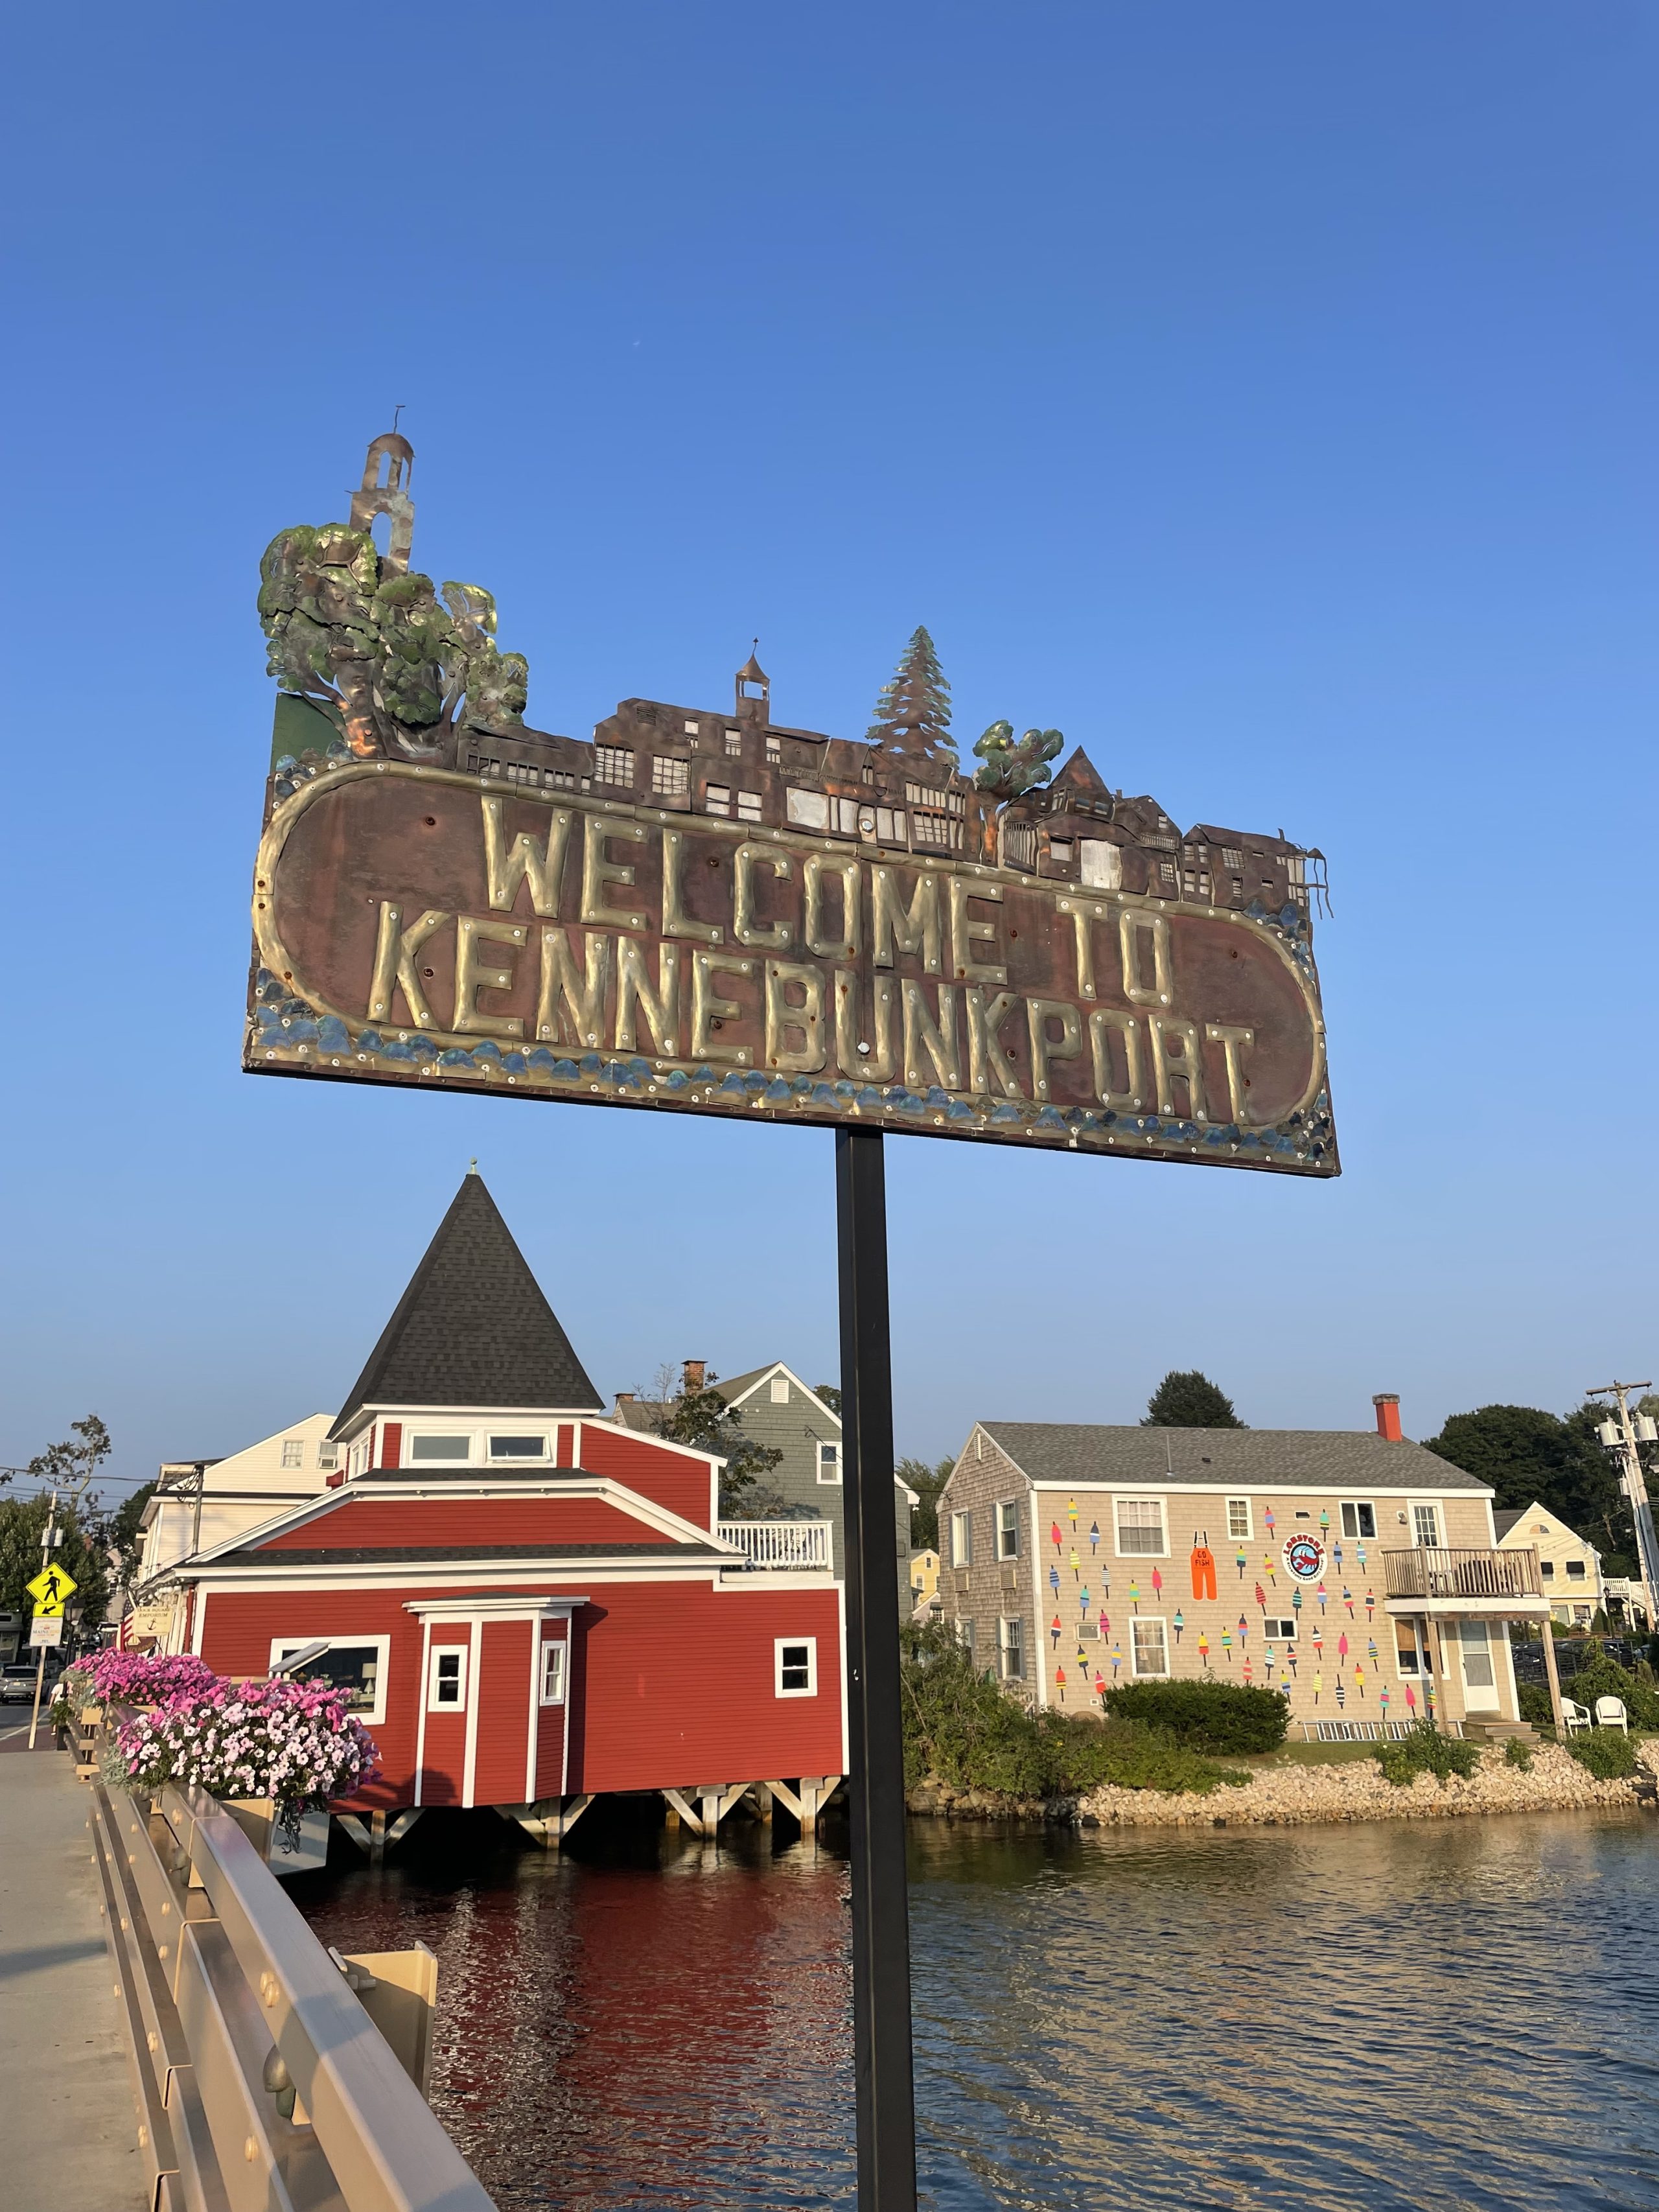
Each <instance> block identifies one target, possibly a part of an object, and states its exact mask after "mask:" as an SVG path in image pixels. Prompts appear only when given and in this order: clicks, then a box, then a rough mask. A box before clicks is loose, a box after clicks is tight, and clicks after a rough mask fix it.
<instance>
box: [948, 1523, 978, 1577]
mask: <svg viewBox="0 0 1659 2212" xmlns="http://www.w3.org/2000/svg"><path fill="white" fill-rule="evenodd" d="M958 1534H960V1535H961V1536H962V1537H963V1542H962V1543H961V1544H960V1545H958V1544H957V1535H958ZM973 1564H974V1516H973V1511H972V1509H971V1508H969V1510H967V1511H966V1512H959V1513H952V1514H951V1565H952V1566H953V1567H971V1566H972V1565H973Z"/></svg>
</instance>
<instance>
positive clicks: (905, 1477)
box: [893, 1459, 956, 1552]
mask: <svg viewBox="0 0 1659 2212" xmlns="http://www.w3.org/2000/svg"><path fill="white" fill-rule="evenodd" d="M955 1465H956V1462H955V1460H953V1459H942V1460H939V1461H938V1462H936V1463H935V1464H934V1465H933V1466H932V1467H930V1466H929V1465H928V1463H927V1461H926V1460H925V1459H902V1460H901V1461H900V1462H899V1463H898V1465H897V1466H896V1468H894V1469H893V1472H894V1474H896V1475H897V1476H898V1478H899V1480H900V1481H901V1482H908V1484H909V1486H910V1487H911V1489H912V1490H914V1491H915V1493H916V1497H917V1498H918V1500H919V1501H920V1502H919V1503H918V1504H915V1506H913V1507H912V1508H911V1510H910V1548H911V1549H912V1551H916V1552H936V1551H938V1549H939V1492H941V1491H942V1490H943V1489H944V1487H945V1484H946V1483H947V1482H948V1481H949V1480H950V1479H951V1468H953V1467H954V1466H955Z"/></svg>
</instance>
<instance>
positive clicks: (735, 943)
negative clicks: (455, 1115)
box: [246, 437, 1337, 1176]
mask: <svg viewBox="0 0 1659 2212" xmlns="http://www.w3.org/2000/svg"><path fill="white" fill-rule="evenodd" d="M412 459H413V455H412V453H411V452H410V447H408V445H407V443H406V442H405V441H404V440H403V439H401V438H398V437H389V438H382V439H379V440H377V441H375V443H374V446H373V447H371V448H370V451H369V457H368V466H367V468H366V470H365V473H364V482H363V486H362V489H361V490H360V491H359V492H358V493H357V494H356V495H355V496H354V499H353V501H352V508H351V514H350V519H349V522H347V523H345V524H343V525H334V526H325V527H324V528H321V529H316V530H313V529H297V530H289V531H285V532H283V533H282V535H281V536H280V537H279V538H276V541H275V542H274V544H272V545H271V547H270V550H269V551H268V552H267V554H266V556H265V559H264V584H263V588H262V590H261V592H260V599H259V605H260V612H261V615H262V617H263V620H264V628H265V630H266V634H267V636H268V637H269V639H270V647H271V656H270V665H271V670H272V672H273V673H274V674H275V675H276V677H277V678H278V680H279V682H280V683H281V684H282V685H283V695H282V696H281V698H280V699H279V702H278V709H277V716H276V740H275V746H274V758H273V767H272V773H271V776H270V783H269V787H268V794H267V802H266V820H265V833H264V842H263V843H262V845H261V848H260V851H259V858H258V868H257V870H256V881H255V887H254V897H253V925H254V939H255V947H256V951H255V962H254V971H253V976H252V986H251V997H250V1007H249V1017H250V1018H249V1024H248V1032H247V1041H246V1066H247V1067H248V1068H249V1069H250V1070H251V1071H252V1072H255V1073H260V1074H283V1075H320V1076H324V1077H330V1078H345V1079H351V1080H355V1081H370V1082H394V1083H404V1084H416V1085H439V1086H441V1087H445V1088H464V1089H469V1090H475V1091H476V1090H483V1089H490V1090H496V1091H502V1092H504V1093H507V1094H508V1095H516V1096H520V1097H535V1098H562V1099H568V1100H574V1101H578V1102H580V1103H605V1104H625V1105H648V1106H654V1107H659V1108H669V1109H678V1110H683V1111H690V1112H697V1113H713V1114H722V1115H741V1116H742V1117H744V1118H745V1119H749V1118H751V1117H753V1116H754V1115H757V1114H758V1115H764V1116H767V1117H769V1118H770V1119H773V1120H781V1121H806V1122H829V1123H846V1122H854V1123H861V1124H864V1125H866V1126H868V1125H870V1124H871V1123H872V1122H873V1123H874V1124H876V1125H877V1126H878V1127H887V1128H893V1129H901V1130H903V1131H906V1132H908V1133H920V1134H923V1135H933V1136H951V1137H971V1138H979V1139H994V1140H997V1141H1006V1142H1012V1143H1015V1144H1019V1145H1028V1146H1029V1145H1040V1146H1061V1147H1065V1148H1068V1149H1074V1150H1079V1151H1089V1152H1115V1153H1123V1154H1128V1155H1131V1156H1141V1157H1146V1156H1152V1157H1156V1158H1176V1159H1182V1160H1187V1161H1192V1160H1199V1161H1206V1162H1211V1163H1214V1164H1221V1165H1225V1166H1231V1167H1257V1168H1269V1169H1275V1170H1280V1171H1288V1172H1291V1173H1295V1174H1302V1175H1315V1176H1328V1175H1334V1174H1335V1173H1336V1172H1337V1155H1336V1146H1335V1140H1334V1133H1333V1129H1332V1123H1331V1115H1330V1104H1329V1097H1328V1087H1327V1080H1326V1071H1325V1050H1324V1028H1323V1023H1322V1018H1321V1013H1320V1003H1319V985H1318V977H1317V974H1316V969H1315V966H1314V959H1313V951H1312V945H1311V916H1310V901H1311V899H1312V898H1313V897H1314V896H1316V895H1317V892H1318V890H1319V889H1320V888H1321V885H1320V884H1319V881H1318V879H1317V874H1316V871H1317V866H1318V855H1317V854H1310V853H1307V852H1305V851H1304V849H1303V848H1300V847H1297V846H1295V845H1291V844H1290V843H1288V842H1286V841H1285V839H1284V838H1283V837H1282V836H1280V837H1268V836H1261V835H1255V834H1250V833H1247V832H1244V831H1240V830H1232V829H1217V828H1212V827H1210V826H1207V825H1205V826H1200V828H1198V829H1194V830H1192V831H1190V832H1188V834H1186V835H1185V836H1183V835H1182V834H1181V833H1180V832H1179V831H1178V830H1177V829H1176V828H1175V826H1174V824H1173V823H1171V822H1170V818H1169V817H1167V816H1166V815H1165V814H1164V812H1163V811H1162V809H1161V808H1160V807H1159V806H1158V805H1157V803H1156V802H1155V801H1154V800H1152V799H1147V798H1125V797H1124V795H1123V794H1122V793H1121V792H1115V791H1113V790H1112V789H1110V788H1109V786H1108V785H1107V784H1106V783H1105V782H1104V781H1103V779H1102V778H1101V777H1100V775H1098V774H1097V772H1096V770H1095V769H1094V767H1093V765H1092V763H1091V762H1090V761H1089V759H1088V757H1087V756H1086V754H1085V753H1084V752H1083V751H1081V750H1078V751H1075V752H1073V755H1072V757H1071V758H1070V759H1069V760H1068V761H1066V763H1065V764H1064V766H1063V767H1062V768H1061V769H1060V771H1059V773H1058V775H1055V774H1054V772H1053V770H1052V769H1051V768H1050V765H1049V763H1050V762H1051V761H1052V760H1053V759H1054V757H1056V755H1057V754H1058V753H1059V752H1060V749H1061V740H1060V736H1059V733H1058V732H1053V731H1049V732H1039V731H1035V730H1033V731H1028V732H1026V734H1025V736H1024V738H1020V739H1018V740H1016V739H1015V738H1014V737H1013V733H1012V728H1011V726H1009V725H1008V724H1006V723H996V724H993V726H991V728H990V729H989V730H988V731H987V732H986V735H985V736H984V737H983V738H981V739H980V741H979V743H978V744H977V745H976V746H975V753H976V754H977V756H978V759H979V765H978V767H977V769H975V771H973V772H972V773H966V772H964V770H963V768H962V767H961V766H960V765H959V763H958V761H957V754H956V750H955V747H954V744H953V742H952V740H951V737H950V734H949V704H948V687H947V686H946V685H945V683H944V680H943V678H942V677H941V676H940V674H939V668H938V664H937V662H936V660H935V659H934V657H933V647H932V644H931V641H929V640H928V638H927V634H926V632H925V631H918V632H917V634H916V635H915V638H914V639H913V640H912V641H911V645H910V647H909V649H908V652H907V654H906V656H905V659H904V662H903V664H902V666H901V668H900V670H899V672H898V675H897V676H896V678H894V680H893V682H892V683H891V684H889V685H888V687H887V690H886V691H885V692H884V695H883V698H882V702H881V705H880V707H879V708H878V720H877V723H876V726H875V727H874V728H873V729H872V732H870V734H869V736H868V737H867V738H865V739H863V740H861V741H849V740H846V739H840V738H828V737H824V736H823V735H820V734H818V733H817V732H812V731H806V730H799V729H793V728H789V727H787V726H783V725H781V723H778V722H776V721H775V720H773V719H772V714H771V702H770V696H769V684H768V680H767V678H766V677H765V675H764V673H763V671H762V670H761V668H760V667H759V665H758V664H757V662H756V661H755V660H754V659H752V658H751V659H750V662H749V664H748V665H747V666H746V667H745V668H744V670H743V671H741V672H740V673H739V675H738V679H737V683H736V687H735V696H734V697H733V701H732V707H731V709H730V710H729V711H719V710H715V709H711V708H691V707H678V706H671V705H668V704H665V703H663V702H659V701H654V700H640V699H630V700H627V701H625V702H623V704H622V705H621V706H619V707H618V708H617V711H616V713H615V714H613V715H611V717H609V719H608V720H605V721H604V722H602V723H600V724H599V726H598V728H597V729H596V730H595V732H594V733H593V737H592V740H591V741H587V740H581V739H576V738H565V737H557V736H553V735H549V734H544V733H543V732H538V731H535V730H532V729H530V728H528V727H527V726H526V725H525V723H524V721H523V720H522V710H523V707H524V704H525V697H526V672H527V671H526V665H525V663H524V661H523V659H521V658H520V656H518V655H516V654H509V655H503V654H501V653H499V652H498V651H497V649H496V647H495V639H494V632H495V606H494V602H493V600H492V599H490V597H489V593H488V592H483V591H482V590H480V589H479V588H478V587H477V586H471V585H461V584H453V583H447V584H445V585H444V586H443V587H442V592H441V594H440V592H438V591H437V590H436V589H435V587H434V586H433V584H432V583H431V581H430V580H428V578H426V577H424V576H421V575H417V574H410V571H409V568H408V558H409V550H410V534H411V528H412V520H413V509H412V507H411V505H410V498H409V493H408V489H407V483H408V471H409V468H410V463H411V462H412ZM382 511H389V512H390V513H391V515H392V550H391V551H390V552H389V553H388V554H387V555H386V556H378V555H377V553H376V551H375V547H374V539H373V537H372V535H371V534H370V526H371V525H372V522H373V520H374V516H375V514H376V513H380V512H382Z"/></svg>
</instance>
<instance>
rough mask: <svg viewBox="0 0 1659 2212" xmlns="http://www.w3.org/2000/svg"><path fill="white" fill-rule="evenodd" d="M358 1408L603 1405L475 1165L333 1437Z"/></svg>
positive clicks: (587, 1408) (598, 1408)
mask: <svg viewBox="0 0 1659 2212" xmlns="http://www.w3.org/2000/svg"><path fill="white" fill-rule="evenodd" d="M362 1406H520V1407H532V1406H533V1407H549V1408H550V1409H554V1410H556V1411H559V1412H562V1413H563V1412H568V1413H603V1412H604V1411H605V1401H604V1400H603V1399H602V1398H601V1397H600V1396H599V1392H598V1391H597V1390H596V1389H594V1388H593V1385H592V1383H590V1382H589V1381H588V1379H587V1376H586V1373H585V1372H584V1371H583V1369H582V1364H581V1362H580V1359H578V1358H577V1357H576V1355H575V1353H574V1352H573V1351H572V1350H571V1348H570V1339H569V1338H568V1336H567V1335H566V1334H565V1333H564V1331H563V1329H562V1328H560V1326H559V1319H558V1316H557V1315H556V1313H555V1312H554V1310H553V1309H552V1307H551V1306H550V1305H549V1304H548V1303H547V1300H546V1299H545V1298H544V1297H543V1295H542V1288H541V1285H540V1284H539V1283H538V1281H537V1280H536V1278H535V1277H534V1275H532V1273H531V1272H530V1267H529V1263H528V1261H526V1258H525V1256H524V1254H523V1253H522V1252H520V1249H519V1248H518V1246H517V1245H516V1244H515V1243H513V1232H512V1231H511V1230H510V1229H509V1228H508V1227H507V1224H506V1222H505V1221H503V1220H502V1218H501V1213H500V1211H499V1209H498V1208H497V1206H496V1204H495V1200H494V1199H493V1198H491V1196H490V1195H489V1192H488V1191H487V1190H486V1189H485V1188H484V1182H483V1176H481V1175H479V1174H478V1173H477V1170H476V1169H475V1170H473V1171H472V1172H471V1174H469V1175H468V1176H466V1177H465V1180H464V1182H462V1184H461V1187H460V1188H459V1190H458V1191H457V1192H456V1194H455V1196H454V1200H453V1203H452V1204H451V1206H450V1209H449V1211H448V1212H447V1214H445V1216H444V1218H443V1219H442V1220H441V1222H440V1223H439V1225H438V1233H437V1235H436V1236H435V1237H434V1238H433V1240H432V1242H431V1243H430V1244H428V1246H427V1248H426V1255H425V1257H424V1258H423V1259H422V1261H421V1264H420V1266H419V1267H416V1270H415V1273H413V1275H411V1276H410V1281H409V1288H408V1289H407V1290H406V1291H404V1294H403V1296H402V1297H401V1298H400V1299H399V1300H398V1310H397V1311H396V1312H395V1313H394V1314H393V1315H392V1318H391V1320H390V1321H389V1322H387V1323H386V1328H385V1329H384V1331H383V1332H382V1334H381V1336H380V1342H379V1343H378V1344H377V1345H376V1346H375V1347H374V1351H373V1352H370V1354H369V1355H368V1365H367V1366H366V1367H365V1368H364V1369H363V1371H362V1374H361V1375H360V1376H358V1377H357V1380H356V1383H354V1384H353V1385H352V1389H351V1392H350V1395H349V1396H348V1398H347V1399H346V1401H345V1404H344V1405H343V1407H341V1409H340V1418H339V1419H338V1420H337V1421H336V1422H335V1424H334V1426H333V1428H332V1429H331V1431H330V1432H329V1433H330V1434H331V1436H335V1437H337V1436H338V1435H339V1434H340V1432H341V1431H342V1430H343V1428H344V1427H345V1425H346V1424H347V1422H348V1421H349V1420H350V1419H351V1417H352V1415H353V1414H354V1413H356V1411H357V1410H358V1408H359V1407H362Z"/></svg>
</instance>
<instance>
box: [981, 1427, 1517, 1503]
mask: <svg viewBox="0 0 1659 2212" xmlns="http://www.w3.org/2000/svg"><path fill="white" fill-rule="evenodd" d="M978 1425H979V1426H980V1427H981V1429H983V1430H984V1431H985V1433H986V1434H987V1436H988V1437H990V1438H991V1439H992V1440H993V1442H994V1443H997V1444H999V1445H1000V1447H1001V1449H1003V1450H1004V1451H1005V1452H1006V1453H1007V1455H1008V1456H1009V1458H1010V1459H1011V1460H1012V1461H1013V1462H1014V1464H1015V1465H1016V1466H1017V1467H1019V1468H1023V1469H1024V1472H1025V1473H1026V1474H1029V1475H1030V1477H1031V1479H1032V1480H1033V1481H1034V1482H1042V1483H1079V1482H1094V1483H1111V1484H1114V1485H1115V1484H1120V1483H1138V1484H1146V1485H1147V1486H1151V1487H1154V1488H1158V1487H1165V1486H1168V1485H1169V1484H1170V1483H1171V1482H1176V1483H1231V1482H1237V1483H1240V1484H1244V1485H1248V1486H1249V1487H1250V1488H1252V1489H1255V1490H1293V1489H1296V1490H1334V1489H1343V1490H1352V1491H1354V1492H1358V1494H1360V1495H1361V1496H1364V1495H1365V1494H1366V1493H1367V1492H1371V1491H1379V1490H1382V1491H1390V1490H1411V1491H1419V1490H1470V1491H1478V1492H1483V1493H1487V1492H1488V1491H1489V1486H1488V1485H1486V1483H1484V1482H1477V1481H1476V1480H1475V1479H1474V1476H1473V1475H1472V1474H1465V1473H1464V1471H1463V1469H1462V1468H1461V1467H1454V1466H1453V1465H1452V1464H1451V1462H1450V1461H1449V1460H1443V1459H1441V1458H1439V1457H1438V1456H1437V1454H1435V1453H1434V1452H1431V1451H1425V1449H1424V1448H1423V1446H1422V1445H1421V1444H1413V1443H1397V1444H1395V1443H1386V1442H1385V1441H1384V1440H1383V1437H1379V1436H1376V1435H1374V1434H1373V1433H1372V1432H1371V1431H1370V1430H1367V1429H1143V1428H1139V1427H1136V1428H1122V1429H1120V1428H1106V1427H1097V1426H1095V1425H1092V1424H1090V1423H1085V1422H1082V1421H981V1422H980V1423H979V1424H978Z"/></svg>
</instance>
